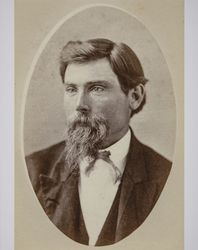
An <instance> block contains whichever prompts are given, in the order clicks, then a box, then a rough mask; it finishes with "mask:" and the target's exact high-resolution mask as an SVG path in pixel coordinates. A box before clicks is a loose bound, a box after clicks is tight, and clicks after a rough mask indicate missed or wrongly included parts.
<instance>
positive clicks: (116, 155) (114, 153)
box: [101, 129, 131, 173]
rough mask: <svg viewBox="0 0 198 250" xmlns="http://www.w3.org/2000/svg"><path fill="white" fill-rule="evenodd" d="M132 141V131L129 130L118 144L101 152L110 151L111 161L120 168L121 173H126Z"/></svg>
mask: <svg viewBox="0 0 198 250" xmlns="http://www.w3.org/2000/svg"><path fill="white" fill-rule="evenodd" d="M130 141H131V131H130V129H128V131H127V133H126V134H125V135H124V136H123V137H122V138H121V139H120V140H119V141H117V142H116V143H114V144H113V145H111V146H110V147H108V148H105V149H103V150H101V151H104V150H107V151H110V153H111V155H110V159H111V160H112V161H113V163H114V164H115V165H116V167H118V168H119V170H120V171H121V173H123V172H124V168H125V164H126V156H127V154H128V151H129V146H130Z"/></svg>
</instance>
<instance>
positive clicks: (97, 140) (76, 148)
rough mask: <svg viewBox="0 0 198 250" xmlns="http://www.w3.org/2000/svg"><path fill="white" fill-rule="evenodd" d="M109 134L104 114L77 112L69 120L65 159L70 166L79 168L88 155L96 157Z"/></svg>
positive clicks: (66, 133)
mask: <svg viewBox="0 0 198 250" xmlns="http://www.w3.org/2000/svg"><path fill="white" fill-rule="evenodd" d="M108 134H109V126H108V123H107V120H106V119H105V118H104V117H103V116H102V115H95V114H92V115H90V114H83V113H77V114H75V115H74V116H73V117H71V119H70V120H69V121H68V126H67V128H66V132H65V141H66V144H65V145H66V146H65V153H66V158H65V161H66V163H67V164H68V165H69V167H70V168H79V166H78V165H79V162H80V160H82V159H83V158H84V157H86V156H90V157H92V158H95V157H96V155H97V152H98V150H99V149H100V148H101V147H102V144H103V141H104V140H105V138H106V137H107V136H108Z"/></svg>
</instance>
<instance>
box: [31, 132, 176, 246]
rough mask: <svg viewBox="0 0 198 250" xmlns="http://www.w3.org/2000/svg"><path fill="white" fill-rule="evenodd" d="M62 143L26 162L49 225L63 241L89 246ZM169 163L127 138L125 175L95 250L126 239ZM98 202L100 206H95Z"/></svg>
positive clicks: (149, 207)
mask: <svg viewBox="0 0 198 250" xmlns="http://www.w3.org/2000/svg"><path fill="white" fill-rule="evenodd" d="M64 146H65V144H64V142H61V143H58V144H56V145H54V146H51V147H49V148H47V149H45V150H42V151H39V152H36V153H33V154H31V155H30V156H28V157H26V163H27V167H28V172H29V176H30V180H31V182H32V185H33V188H34V191H35V193H36V195H37V197H38V199H39V201H40V203H41V205H42V207H43V209H44V210H45V212H46V214H47V215H48V217H49V218H50V220H51V221H52V222H53V223H54V224H55V225H56V226H57V227H58V228H59V229H60V230H61V231H62V232H63V233H64V234H66V235H67V236H68V237H70V238H71V239H73V240H75V241H77V242H79V243H82V244H88V234H87V231H86V227H85V223H84V220H83V215H82V211H81V207H80V201H79V194H78V173H77V172H75V171H73V172H72V173H70V171H69V168H68V167H67V166H66V164H65V152H64ZM170 169H171V162H170V161H168V160H167V159H165V158H164V157H162V156H161V155H159V154H158V153H156V152H155V151H154V150H153V149H151V148H149V147H147V146H145V145H143V144H142V143H140V142H139V141H138V140H137V139H136V137H135V136H134V135H132V139H131V143H130V149H129V153H128V157H127V163H126V167H125V170H124V174H123V177H122V180H121V184H120V186H119V189H118V192H117V194H116V197H115V199H114V202H113V204H112V207H111V209H110V212H109V214H108V216H107V219H106V221H105V224H104V226H103V228H102V231H101V233H100V235H99V238H98V241H97V243H96V245H98V246H102V245H110V244H113V243H115V242H118V241H120V240H122V239H123V238H125V237H126V236H128V235H129V234H131V233H132V232H133V231H134V230H135V229H136V228H137V227H139V226H140V225H141V224H142V223H143V221H144V220H145V219H146V217H147V216H148V215H149V213H150V212H151V210H152V208H153V207H154V205H155V203H156V201H157V199H158V197H159V195H160V193H161V191H162V189H163V187H164V185H165V183H166V180H167V178H168V175H169V172H170ZM98 202H100V201H98Z"/></svg>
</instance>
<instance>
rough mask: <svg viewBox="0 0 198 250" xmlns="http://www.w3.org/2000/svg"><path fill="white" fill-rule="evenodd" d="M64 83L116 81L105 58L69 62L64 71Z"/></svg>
mask: <svg viewBox="0 0 198 250" xmlns="http://www.w3.org/2000/svg"><path fill="white" fill-rule="evenodd" d="M64 80H65V83H68V82H69V83H84V82H88V81H89V82H90V81H103V80H104V81H118V80H117V76H116V74H115V73H114V72H113V70H112V69H111V66H110V64H109V62H108V60H107V59H106V58H102V59H98V60H94V61H89V62H83V63H71V64H69V65H68V66H67V69H66V72H65V79H64Z"/></svg>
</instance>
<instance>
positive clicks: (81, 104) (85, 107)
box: [76, 92, 90, 113]
mask: <svg viewBox="0 0 198 250" xmlns="http://www.w3.org/2000/svg"><path fill="white" fill-rule="evenodd" d="M89 110H90V106H89V100H88V97H87V95H86V93H84V92H82V93H79V96H78V100H77V105H76V111H79V112H82V113H87V112H89Z"/></svg>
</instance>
